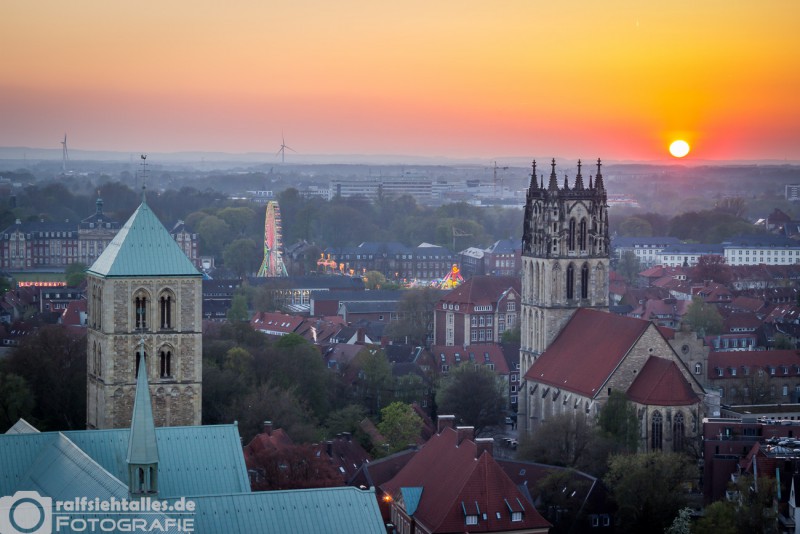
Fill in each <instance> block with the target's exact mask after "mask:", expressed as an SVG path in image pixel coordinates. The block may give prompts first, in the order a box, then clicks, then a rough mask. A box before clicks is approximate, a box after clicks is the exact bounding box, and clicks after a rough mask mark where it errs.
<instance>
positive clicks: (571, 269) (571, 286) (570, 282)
mask: <svg viewBox="0 0 800 534" xmlns="http://www.w3.org/2000/svg"><path fill="white" fill-rule="evenodd" d="M572 298H575V266H574V265H572V264H571V263H570V264H569V266H567V299H572Z"/></svg>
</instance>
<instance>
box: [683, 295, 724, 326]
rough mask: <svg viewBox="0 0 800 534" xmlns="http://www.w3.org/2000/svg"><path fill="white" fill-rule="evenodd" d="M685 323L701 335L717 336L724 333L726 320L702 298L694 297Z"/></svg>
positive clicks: (684, 318)
mask: <svg viewBox="0 0 800 534" xmlns="http://www.w3.org/2000/svg"><path fill="white" fill-rule="evenodd" d="M683 321H684V322H685V323H686V324H687V325H689V328H691V329H692V330H694V331H695V332H698V333H699V334H701V335H706V336H708V335H716V334H719V333H721V332H722V326H723V323H724V319H723V318H722V315H720V313H719V311H717V307H716V306H714V305H713V304H707V303H706V302H705V301H703V299H702V298H701V297H694V298H693V299H692V303H691V304H689V308H688V309H687V310H686V315H684V316H683Z"/></svg>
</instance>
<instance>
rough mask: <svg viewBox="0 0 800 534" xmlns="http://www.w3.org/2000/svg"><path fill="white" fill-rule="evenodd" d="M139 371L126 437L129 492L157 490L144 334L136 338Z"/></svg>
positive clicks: (156, 461)
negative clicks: (128, 432) (138, 347)
mask: <svg viewBox="0 0 800 534" xmlns="http://www.w3.org/2000/svg"><path fill="white" fill-rule="evenodd" d="M139 344H140V349H139V354H140V355H141V356H140V357H141V358H142V359H141V361H140V362H139V374H138V375H137V376H136V397H135V399H134V401H133V416H132V417H131V433H130V437H129V438H128V456H127V459H126V461H127V462H128V470H129V473H130V492H131V493H132V494H133V493H156V492H157V491H158V489H157V488H158V485H157V481H158V445H157V443H156V425H155V421H154V420H153V405H152V404H151V400H150V385H149V384H148V382H147V362H146V360H145V357H144V338H142V340H141V341H140V342H139Z"/></svg>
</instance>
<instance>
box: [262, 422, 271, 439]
mask: <svg viewBox="0 0 800 534" xmlns="http://www.w3.org/2000/svg"><path fill="white" fill-rule="evenodd" d="M264 434H266V435H268V436H271V435H272V421H264Z"/></svg>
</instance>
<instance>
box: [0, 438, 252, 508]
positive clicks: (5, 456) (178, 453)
mask: <svg viewBox="0 0 800 534" xmlns="http://www.w3.org/2000/svg"><path fill="white" fill-rule="evenodd" d="M130 432H131V431H130V429H128V428H115V429H106V430H69V431H65V432H63V434H64V435H65V436H66V437H68V438H69V439H70V441H72V442H73V443H75V445H76V446H78V447H79V448H80V449H81V450H82V451H83V452H85V453H86V454H87V455H88V456H89V457H90V458H92V460H94V461H95V462H97V463H98V464H99V465H100V466H101V467H102V468H103V469H105V470H106V471H108V472H109V473H111V474H112V475H113V476H114V477H115V478H117V479H118V480H122V481H127V480H128V464H127V462H126V457H127V451H128V442H129V441H130ZM57 434H58V433H57V432H42V433H38V432H37V433H28V434H0V496H2V495H13V493H14V489H15V488H16V487H17V485H18V484H19V482H20V480H21V479H22V477H23V476H24V475H25V473H26V471H27V470H28V469H29V468H30V466H31V465H32V464H33V463H34V462H35V460H36V457H37V456H38V454H39V452H40V451H41V450H42V447H43V446H45V445H47V444H49V443H50V442H51V441H52V440H53V439H54V437H55V436H56V435H57ZM156 441H157V443H158V494H159V496H160V497H161V498H169V497H181V496H185V495H208V494H217V493H241V492H247V491H250V481H249V480H248V478H247V467H246V466H245V464H244V454H243V453H242V445H241V441H240V440H239V428H238V427H237V426H236V425H234V424H229V425H211V426H165V427H157V428H156ZM126 488H127V486H126ZM126 491H127V490H126Z"/></svg>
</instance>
